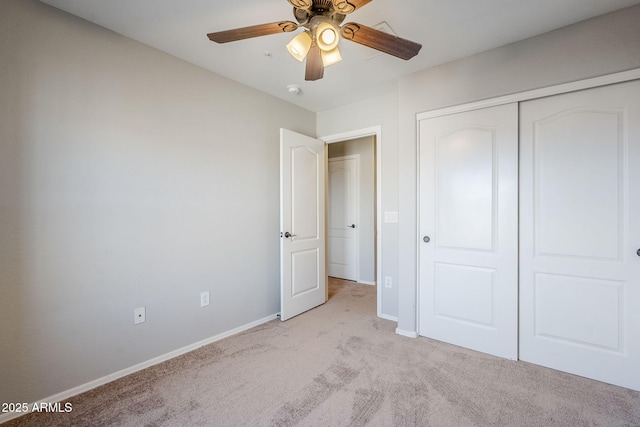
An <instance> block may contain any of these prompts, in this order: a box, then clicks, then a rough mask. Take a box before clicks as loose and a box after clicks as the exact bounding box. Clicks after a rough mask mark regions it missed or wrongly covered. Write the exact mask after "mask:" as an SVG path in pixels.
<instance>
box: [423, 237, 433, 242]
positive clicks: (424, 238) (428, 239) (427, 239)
mask: <svg viewBox="0 0 640 427" xmlns="http://www.w3.org/2000/svg"><path fill="white" fill-rule="evenodd" d="M422 241H423V242H425V243H429V242H430V241H431V238H430V237H429V236H424V237H423V238H422Z"/></svg>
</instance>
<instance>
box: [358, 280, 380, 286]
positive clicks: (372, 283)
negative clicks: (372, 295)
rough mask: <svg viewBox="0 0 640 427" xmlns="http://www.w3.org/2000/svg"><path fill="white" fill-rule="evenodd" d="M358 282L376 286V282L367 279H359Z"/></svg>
mask: <svg viewBox="0 0 640 427" xmlns="http://www.w3.org/2000/svg"><path fill="white" fill-rule="evenodd" d="M358 283H360V284H361V285H367V286H375V285H376V282H368V281H366V280H358Z"/></svg>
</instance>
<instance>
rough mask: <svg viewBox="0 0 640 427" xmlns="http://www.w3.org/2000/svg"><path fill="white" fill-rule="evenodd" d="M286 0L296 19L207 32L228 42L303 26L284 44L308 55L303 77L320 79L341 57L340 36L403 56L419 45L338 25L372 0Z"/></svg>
mask: <svg viewBox="0 0 640 427" xmlns="http://www.w3.org/2000/svg"><path fill="white" fill-rule="evenodd" d="M288 1H289V3H291V5H292V6H293V16H294V17H295V19H296V21H297V23H296V22H293V21H280V22H272V23H270V24H262V25H253V26H250V27H243V28H236V29H233V30H227V31H219V32H216V33H209V34H207V36H208V37H209V39H210V40H211V41H214V42H216V43H228V42H232V41H237V40H244V39H249V38H252V37H260V36H266V35H269V34H278V33H283V32H284V33H288V32H292V31H295V30H297V29H298V28H299V27H303V28H305V30H304V31H303V32H302V33H300V34H298V35H297V36H295V37H294V38H293V39H292V40H291V41H290V42H289V44H287V50H288V51H289V53H290V54H291V55H292V56H293V57H294V58H296V59H297V60H298V61H300V62H302V61H304V60H305V58H306V59H307V63H306V71H305V80H319V79H321V78H322V77H323V76H324V67H327V66H329V65H332V64H335V63H337V62H339V61H341V60H342V56H341V55H340V51H339V50H338V43H339V42H340V38H341V37H342V38H344V39H346V40H351V41H353V42H356V43H358V44H361V45H364V46H368V47H371V48H373V49H377V50H379V51H381V52H384V53H387V54H389V55H393V56H396V57H398V58H401V59H404V60H409V59H411V58H413V57H414V56H416V55H417V54H418V52H419V51H420V49H421V48H422V45H420V44H418V43H414V42H412V41H410V40H406V39H402V38H400V37H396V36H394V35H391V34H388V33H385V32H383V31H379V30H376V29H375V28H371V27H367V26H365V25H362V24H357V23H355V22H349V23H346V24H344V25H342V26H340V25H341V24H342V22H343V21H344V19H345V18H346V15H348V14H350V13H352V12H354V11H355V10H357V9H358V8H360V7H362V6H364V5H366V4H367V3H369V2H371V1H372V0H288Z"/></svg>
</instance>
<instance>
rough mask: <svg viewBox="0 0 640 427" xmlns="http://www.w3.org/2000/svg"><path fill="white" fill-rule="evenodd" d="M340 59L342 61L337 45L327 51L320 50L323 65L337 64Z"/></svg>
mask: <svg viewBox="0 0 640 427" xmlns="http://www.w3.org/2000/svg"><path fill="white" fill-rule="evenodd" d="M340 61H342V55H340V50H339V49H338V48H337V47H336V48H335V49H333V50H330V51H329V52H325V51H324V50H323V51H322V64H323V65H324V66H325V67H328V66H329V65H333V64H337V63H338V62H340Z"/></svg>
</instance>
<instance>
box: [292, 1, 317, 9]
mask: <svg viewBox="0 0 640 427" xmlns="http://www.w3.org/2000/svg"><path fill="white" fill-rule="evenodd" d="M289 3H291V6H293V7H295V8H296V9H303V10H309V9H311V6H313V1H312V0H289Z"/></svg>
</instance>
